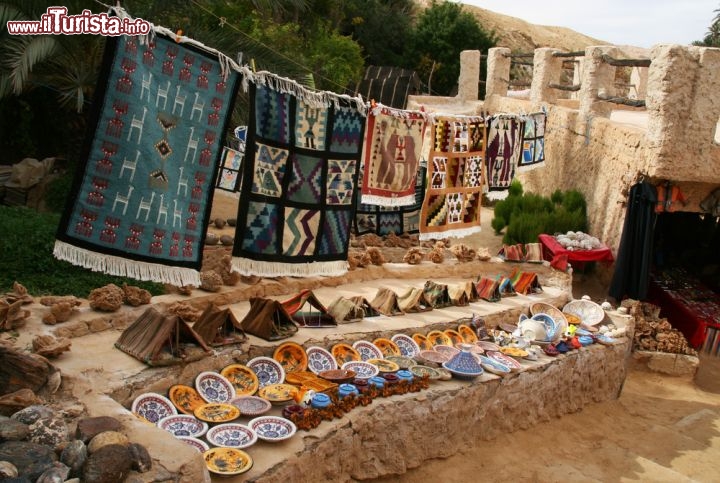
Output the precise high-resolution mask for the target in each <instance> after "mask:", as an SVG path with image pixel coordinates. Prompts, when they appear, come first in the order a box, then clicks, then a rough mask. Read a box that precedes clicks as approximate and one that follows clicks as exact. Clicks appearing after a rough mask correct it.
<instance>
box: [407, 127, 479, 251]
mask: <svg viewBox="0 0 720 483" xmlns="http://www.w3.org/2000/svg"><path fill="white" fill-rule="evenodd" d="M431 140H432V145H431V147H430V157H429V160H428V179H429V184H428V186H427V191H426V193H425V200H424V203H423V207H422V213H421V215H420V239H421V240H428V239H433V238H436V239H437V238H447V237H464V236H467V235H471V234H473V233H476V232H479V231H480V202H481V199H482V188H483V178H484V176H483V164H484V159H485V121H484V119H483V118H482V117H464V116H458V117H443V118H436V120H435V122H434V123H433V126H432V131H431Z"/></svg>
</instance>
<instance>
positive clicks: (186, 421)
mask: <svg viewBox="0 0 720 483" xmlns="http://www.w3.org/2000/svg"><path fill="white" fill-rule="evenodd" d="M157 426H158V428H160V429H164V430H165V431H169V432H170V433H172V434H173V436H175V437H179V436H192V437H195V438H199V437H200V436H202V435H203V434H205V433H206V432H207V430H208V425H207V423H206V422H204V421H200V420H199V419H197V418H196V417H195V416H190V415H187V414H177V415H171V416H165V417H164V418H162V419H161V420H160V421H158V423H157Z"/></svg>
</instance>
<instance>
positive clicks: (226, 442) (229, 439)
mask: <svg viewBox="0 0 720 483" xmlns="http://www.w3.org/2000/svg"><path fill="white" fill-rule="evenodd" d="M206 439H207V440H208V442H209V443H210V444H214V445H215V446H220V447H223V448H237V449H243V448H247V447H249V446H252V445H253V444H255V442H256V441H257V434H255V431H253V430H252V429H250V428H249V427H247V426H245V425H243V424H237V423H225V424H218V425H217V426H213V427H212V428H211V429H210V430H209V431H208V432H207V436H206Z"/></svg>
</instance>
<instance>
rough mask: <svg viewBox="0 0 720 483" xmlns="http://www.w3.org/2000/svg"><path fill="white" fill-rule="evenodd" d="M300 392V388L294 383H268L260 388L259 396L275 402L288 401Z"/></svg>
mask: <svg viewBox="0 0 720 483" xmlns="http://www.w3.org/2000/svg"><path fill="white" fill-rule="evenodd" d="M297 393H298V388H297V387H295V386H293V385H292V384H268V385H267V386H265V387H262V388H260V391H258V396H260V397H261V398H263V399H267V400H268V401H270V402H271V403H273V404H280V403H286V402H288V401H290V400H291V399H293V398H294V397H295V396H296V395H297Z"/></svg>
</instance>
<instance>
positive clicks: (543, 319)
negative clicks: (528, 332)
mask: <svg viewBox="0 0 720 483" xmlns="http://www.w3.org/2000/svg"><path fill="white" fill-rule="evenodd" d="M530 318H531V319H532V320H537V321H538V322H540V323H541V324H543V325H544V326H545V332H546V333H547V337H546V339H545V340H549V341H553V340H555V336H556V335H558V328H559V327H558V324H557V323H556V322H555V319H553V318H552V316H551V315H548V314H545V313H542V312H540V313H537V314H535V315H533V316H532V317H530Z"/></svg>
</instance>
